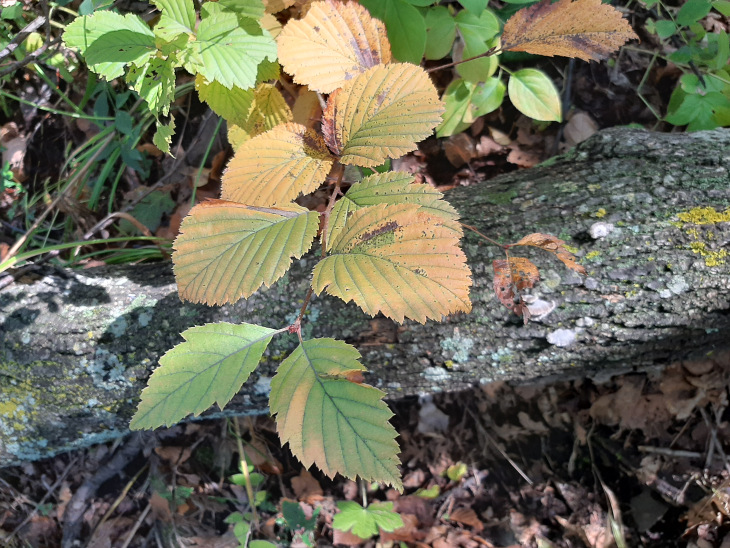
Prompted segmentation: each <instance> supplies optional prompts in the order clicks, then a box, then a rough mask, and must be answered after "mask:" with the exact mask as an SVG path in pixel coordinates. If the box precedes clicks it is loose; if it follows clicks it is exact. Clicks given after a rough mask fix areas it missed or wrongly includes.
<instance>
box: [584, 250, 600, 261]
mask: <svg viewBox="0 0 730 548" xmlns="http://www.w3.org/2000/svg"><path fill="white" fill-rule="evenodd" d="M600 254H601V252H600V251H591V252H590V253H588V254H587V255H586V259H587V260H589V261H590V260H591V259H595V258H596V257H598V256H599V255H600Z"/></svg>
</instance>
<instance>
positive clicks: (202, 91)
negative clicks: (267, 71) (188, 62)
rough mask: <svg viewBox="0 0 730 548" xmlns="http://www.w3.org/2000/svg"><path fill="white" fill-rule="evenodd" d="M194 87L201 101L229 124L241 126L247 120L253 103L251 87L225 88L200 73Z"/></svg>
mask: <svg viewBox="0 0 730 548" xmlns="http://www.w3.org/2000/svg"><path fill="white" fill-rule="evenodd" d="M195 89H196V90H198V96H199V97H200V100H201V101H205V102H206V103H208V106H209V107H210V108H211V109H213V112H215V113H216V114H218V115H219V116H220V117H221V118H223V119H224V120H225V121H226V122H227V123H229V124H235V125H237V126H242V125H244V124H245V123H246V120H248V117H249V112H250V110H251V106H252V105H253V98H254V91H253V89H250V88H249V89H242V88H240V87H238V86H232V87H230V88H227V87H226V86H224V85H223V84H221V83H220V82H216V81H215V80H214V81H212V82H208V81H207V80H206V79H205V77H204V76H203V75H202V74H198V76H197V78H196V79H195Z"/></svg>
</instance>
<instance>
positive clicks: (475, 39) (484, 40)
mask: <svg viewBox="0 0 730 548" xmlns="http://www.w3.org/2000/svg"><path fill="white" fill-rule="evenodd" d="M455 20H456V28H457V30H458V32H459V36H461V42H462V45H463V48H462V49H461V51H459V50H458V49H455V50H454V60H455V61H461V60H462V59H469V58H471V57H476V56H477V55H481V54H483V53H485V52H486V51H488V50H489V49H490V48H491V47H493V46H495V45H496V40H495V38H496V36H497V34H499V30H500V24H499V19H497V16H496V15H494V13H492V11H490V10H484V11H483V12H482V14H481V15H479V16H476V15H474V14H473V13H470V12H468V11H461V12H459V13H457V14H456V17H455ZM497 67H498V62H497V56H496V55H492V56H490V57H482V58H480V59H474V60H473V61H469V62H468V63H462V64H460V65H457V66H456V72H458V73H459V74H460V75H461V76H462V77H463V78H464V79H465V80H469V81H471V82H484V81H485V80H486V79H487V78H489V77H490V76H492V74H494V73H495V71H496V70H497Z"/></svg>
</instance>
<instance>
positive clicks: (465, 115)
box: [436, 77, 506, 137]
mask: <svg viewBox="0 0 730 548" xmlns="http://www.w3.org/2000/svg"><path fill="white" fill-rule="evenodd" d="M505 89H506V88H505V85H504V84H503V83H502V80H500V79H499V78H494V77H492V78H488V79H487V81H486V82H483V83H479V84H474V83H473V82H468V81H466V80H462V79H461V78H459V79H456V80H454V81H452V82H451V83H450V84H449V86H448V87H447V88H446V91H444V96H443V100H444V102H445V103H446V112H445V113H444V121H443V122H441V124H440V125H439V127H438V128H436V135H437V136H438V137H448V136H450V135H454V134H456V133H460V132H462V131H464V130H465V129H466V128H468V127H469V126H470V125H471V124H472V123H474V121H475V120H476V119H477V118H479V117H480V116H484V115H485V114H488V113H490V112H492V111H493V110H496V109H498V108H499V107H500V105H501V104H502V101H503V100H504V92H505Z"/></svg>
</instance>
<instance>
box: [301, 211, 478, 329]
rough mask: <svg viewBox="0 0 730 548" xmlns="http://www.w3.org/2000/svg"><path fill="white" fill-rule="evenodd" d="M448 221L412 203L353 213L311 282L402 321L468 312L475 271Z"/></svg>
mask: <svg viewBox="0 0 730 548" xmlns="http://www.w3.org/2000/svg"><path fill="white" fill-rule="evenodd" d="M445 222H446V223H448V222H450V221H446V220H444V219H443V217H440V216H435V215H432V214H430V213H428V212H426V211H425V210H424V208H422V207H420V206H418V205H412V204H400V205H387V204H378V205H374V206H370V207H365V208H363V209H360V210H358V211H355V212H354V213H353V214H352V215H351V216H350V217H349V218H348V220H347V223H346V224H345V227H344V229H343V230H342V231H341V232H338V233H337V234H336V235H335V237H334V238H333V241H332V248H331V254H330V255H329V256H328V257H326V258H325V259H323V260H322V261H320V262H319V263H318V264H317V266H316V267H315V269H314V276H313V279H312V287H313V288H314V290H315V292H316V293H317V294H320V293H321V292H322V291H323V290H326V291H327V293H329V294H330V295H333V296H335V297H339V298H340V299H342V300H343V301H345V302H349V301H355V303H356V304H357V305H358V306H360V307H361V308H362V309H363V310H364V311H365V312H366V313H367V314H370V315H371V316H374V315H375V314H377V313H378V312H382V313H383V314H385V315H386V316H388V317H389V318H392V319H393V320H395V321H397V322H402V321H403V319H404V318H411V319H413V320H416V321H417V322H420V323H424V322H425V321H426V320H427V319H429V318H430V319H434V320H441V317H442V316H445V315H447V314H451V313H453V312H469V311H470V310H471V302H470V301H469V287H471V272H470V271H469V267H468V266H467V264H466V256H465V255H464V252H463V251H462V250H461V248H460V247H459V238H458V236H456V235H455V233H454V230H453V228H450V227H447V226H444V223H445Z"/></svg>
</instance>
